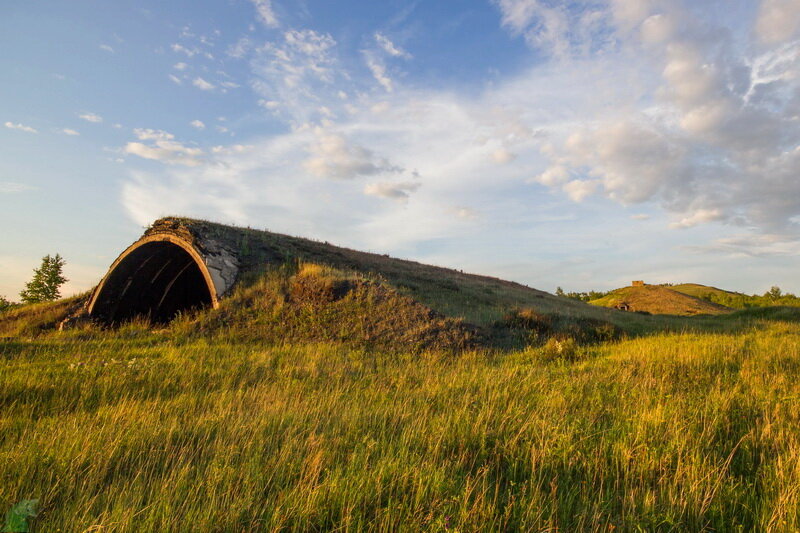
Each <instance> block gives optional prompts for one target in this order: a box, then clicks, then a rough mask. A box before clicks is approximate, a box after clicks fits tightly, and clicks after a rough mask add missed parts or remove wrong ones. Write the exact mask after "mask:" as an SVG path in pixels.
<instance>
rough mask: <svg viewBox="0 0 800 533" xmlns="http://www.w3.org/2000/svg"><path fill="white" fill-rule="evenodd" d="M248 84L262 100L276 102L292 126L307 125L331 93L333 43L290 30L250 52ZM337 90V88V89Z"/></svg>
mask: <svg viewBox="0 0 800 533" xmlns="http://www.w3.org/2000/svg"><path fill="white" fill-rule="evenodd" d="M251 68H252V70H253V74H254V76H255V79H254V80H253V81H252V83H251V85H252V87H253V89H254V90H255V91H256V93H258V94H259V95H260V96H261V97H262V99H263V100H264V101H273V102H280V103H281V107H282V109H283V111H284V113H285V116H286V117H287V118H288V119H289V120H290V121H291V122H292V123H293V124H294V125H295V126H299V125H301V124H303V123H305V122H308V121H309V120H310V119H311V118H312V116H313V114H314V110H316V109H318V108H319V106H320V102H321V101H322V100H327V99H328V95H329V94H330V93H331V92H332V91H333V90H334V88H333V87H332V85H333V82H334V81H335V80H336V79H337V76H344V74H343V72H342V69H340V68H338V59H337V57H336V41H335V40H334V39H333V37H331V36H330V35H328V34H325V33H317V32H315V31H313V30H291V31H287V32H284V33H282V34H281V36H280V38H279V39H278V40H277V41H275V42H269V43H266V44H265V45H263V46H261V47H259V48H257V49H255V50H254V52H253V57H252V60H251ZM337 91H338V89H337Z"/></svg>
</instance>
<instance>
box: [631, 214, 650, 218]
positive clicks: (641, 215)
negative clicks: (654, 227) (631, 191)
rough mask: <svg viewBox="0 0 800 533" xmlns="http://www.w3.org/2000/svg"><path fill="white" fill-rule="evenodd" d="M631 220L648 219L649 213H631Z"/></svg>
mask: <svg viewBox="0 0 800 533" xmlns="http://www.w3.org/2000/svg"><path fill="white" fill-rule="evenodd" d="M631 219H632V220H650V215H648V214H646V213H637V214H635V215H631Z"/></svg>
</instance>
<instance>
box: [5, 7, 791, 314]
mask: <svg viewBox="0 0 800 533" xmlns="http://www.w3.org/2000/svg"><path fill="white" fill-rule="evenodd" d="M2 4H3V5H2V7H0V50H2V53H0V73H2V74H0V207H2V208H1V209H0V217H2V219H0V223H2V228H3V231H2V232H0V273H2V275H0V295H5V296H7V297H9V298H11V299H16V298H17V295H18V293H19V291H20V289H21V288H22V286H23V284H24V282H25V280H27V279H29V278H30V275H31V271H32V269H33V268H34V267H36V266H37V265H38V262H39V260H40V258H41V257H42V256H43V255H45V254H47V253H56V252H58V253H60V254H61V255H62V256H64V257H65V258H66V261H67V269H66V273H67V276H68V277H69V278H70V280H71V281H70V283H69V285H68V287H66V291H65V292H66V293H72V292H75V291H79V290H85V289H88V288H90V287H91V286H93V285H94V284H95V283H96V282H97V281H98V280H99V278H100V277H101V276H102V275H103V273H104V272H105V270H106V268H107V267H108V265H109V264H110V263H111V262H112V261H113V259H114V258H115V257H116V255H117V254H118V253H119V252H120V251H122V249H124V248H125V247H126V246H127V245H128V244H130V243H131V242H133V241H134V240H135V239H136V238H137V237H138V235H139V234H140V233H141V232H142V230H143V227H144V226H146V225H147V224H148V223H150V222H151V221H153V220H154V219H156V218H158V217H160V216H164V215H172V214H175V215H185V216H196V217H203V218H207V219H211V220H216V221H220V222H225V223H235V224H239V225H248V226H251V227H255V228H264V229H269V230H273V231H277V232H282V233H289V234H292V235H300V236H305V237H311V238H315V239H320V240H327V241H331V242H334V243H337V244H341V245H345V246H349V247H353V248H358V249H363V250H370V251H375V252H380V253H389V254H391V255H394V256H398V257H404V258H412V259H415V260H419V261H423V262H428V263H434V264H439V265H445V266H451V267H455V268H461V269H464V270H467V271H472V272H479V273H484V274H490V275H496V276H500V277H504V278H508V279H513V280H516V281H520V282H523V283H526V284H529V285H531V286H534V287H537V288H541V289H543V290H548V291H553V290H555V288H556V286H558V285H560V286H562V287H563V288H565V289H567V290H588V289H609V288H614V287H617V286H620V285H625V284H627V283H629V282H630V280H632V279H644V280H646V281H648V282H652V283H655V282H667V281H670V282H681V281H693V282H700V283H708V284H712V285H717V286H721V287H725V288H730V289H735V290H742V291H745V292H763V291H765V290H767V289H768V288H769V287H770V286H771V285H773V284H778V285H780V286H781V287H782V288H784V289H785V290H790V291H793V292H800V261H798V258H799V257H798V256H799V254H800V225H799V223H800V144H798V143H800V77H799V75H800V31H798V30H800V0H718V1H712V0H709V1H701V0H694V1H691V2H689V1H686V2H680V1H679V0H665V1H657V0H582V1H570V2H563V1H555V0H457V1H456V0H416V1H412V0H387V1H383V2H373V1H364V0H343V1H341V2H330V1H324V0H202V1H200V0H184V1H179V0H171V1H169V2H155V1H152V0H136V1H126V0H117V1H114V2H103V1H100V0H95V1H88V0H69V1H67V0H5V1H4V2H3V3H2Z"/></svg>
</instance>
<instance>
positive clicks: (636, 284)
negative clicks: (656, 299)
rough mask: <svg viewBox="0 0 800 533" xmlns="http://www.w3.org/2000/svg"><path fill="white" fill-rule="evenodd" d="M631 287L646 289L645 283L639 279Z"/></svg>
mask: <svg viewBox="0 0 800 533" xmlns="http://www.w3.org/2000/svg"><path fill="white" fill-rule="evenodd" d="M631 287H644V281H642V280H640V279H637V280H633V281H632V282H631Z"/></svg>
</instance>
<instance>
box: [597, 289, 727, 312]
mask: <svg viewBox="0 0 800 533" xmlns="http://www.w3.org/2000/svg"><path fill="white" fill-rule="evenodd" d="M589 303H590V304H592V305H596V306H601V307H614V308H617V309H620V308H625V309H626V310H628V311H640V312H642V311H643V312H647V313H650V314H654V315H680V316H692V315H719V314H723V313H727V312H730V311H731V310H730V309H729V308H727V307H724V306H722V305H718V304H714V303H711V302H707V301H705V300H701V299H700V298H695V297H694V296H689V295H688V294H683V293H681V292H678V291H675V290H672V289H671V288H669V287H664V286H660V285H645V286H643V287H623V288H621V289H617V290H615V291H612V292H611V293H609V294H608V295H606V296H604V297H603V298H598V299H597V300H592V301H591V302H589Z"/></svg>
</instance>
